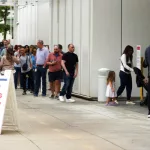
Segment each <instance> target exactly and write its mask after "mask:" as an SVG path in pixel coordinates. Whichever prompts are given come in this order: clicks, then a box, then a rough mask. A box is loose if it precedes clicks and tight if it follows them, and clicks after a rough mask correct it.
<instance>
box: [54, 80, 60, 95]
mask: <svg viewBox="0 0 150 150" xmlns="http://www.w3.org/2000/svg"><path fill="white" fill-rule="evenodd" d="M59 93H60V80H56V81H55V96H56V97H57V96H58V94H59Z"/></svg>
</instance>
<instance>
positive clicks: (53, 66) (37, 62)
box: [0, 40, 78, 102]
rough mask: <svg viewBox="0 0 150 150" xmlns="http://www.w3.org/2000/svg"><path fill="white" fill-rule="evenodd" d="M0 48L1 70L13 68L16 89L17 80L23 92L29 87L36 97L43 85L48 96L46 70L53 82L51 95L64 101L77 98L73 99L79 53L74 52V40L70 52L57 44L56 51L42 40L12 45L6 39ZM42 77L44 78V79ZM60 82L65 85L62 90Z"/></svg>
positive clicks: (51, 83)
mask: <svg viewBox="0 0 150 150" xmlns="http://www.w3.org/2000/svg"><path fill="white" fill-rule="evenodd" d="M3 43H4V48H1V55H0V56H1V62H0V66H1V70H2V71H5V70H14V83H15V88H16V89H17V85H18V81H19V82H20V88H22V89H23V93H22V94H23V95H26V94H27V90H30V92H31V93H33V94H34V96H35V97H38V96H39V89H40V87H41V88H42V96H43V97H45V96H47V87H46V85H47V83H46V82H47V81H46V79H47V77H46V76H47V70H48V77H49V83H50V90H51V95H50V98H55V99H59V100H60V101H61V102H63V101H65V99H64V96H65V95H66V102H75V100H73V99H71V93H72V88H73V84H74V80H75V78H76V77H77V74H78V56H77V55H76V54H75V53H74V50H75V47H74V45H73V44H69V45H68V52H67V53H64V52H63V51H62V48H63V47H62V45H60V44H58V45H55V46H54V51H53V52H51V53H50V52H49V50H48V48H46V47H45V46H44V42H43V41H42V40H39V41H38V42H37V47H35V46H30V47H29V46H28V45H26V46H21V45H16V46H15V47H14V48H12V46H10V44H9V43H8V41H7V40H4V41H3ZM41 79H42V80H41ZM61 82H64V86H63V88H62V90H61V92H60V88H61Z"/></svg>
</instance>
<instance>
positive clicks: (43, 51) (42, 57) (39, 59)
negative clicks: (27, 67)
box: [34, 40, 49, 97]
mask: <svg viewBox="0 0 150 150" xmlns="http://www.w3.org/2000/svg"><path fill="white" fill-rule="evenodd" d="M37 46H38V49H37V53H36V71H35V72H36V86H35V92H34V96H35V97H37V96H38V94H39V88H40V85H41V77H42V96H44V97H45V96H46V73H47V68H46V60H47V58H48V55H49V50H48V49H47V48H46V47H44V42H43V41H42V40H39V41H38V42H37Z"/></svg>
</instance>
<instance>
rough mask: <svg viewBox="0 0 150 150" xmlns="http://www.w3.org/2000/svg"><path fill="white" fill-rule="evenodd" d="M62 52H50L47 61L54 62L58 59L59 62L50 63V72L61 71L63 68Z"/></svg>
mask: <svg viewBox="0 0 150 150" xmlns="http://www.w3.org/2000/svg"><path fill="white" fill-rule="evenodd" d="M62 56H63V55H62V54H60V53H59V54H55V53H50V54H49V55H48V58H47V62H53V61H56V62H57V63H56V64H55V65H53V66H52V65H49V71H50V72H56V71H60V70H61V69H62V67H61V60H62Z"/></svg>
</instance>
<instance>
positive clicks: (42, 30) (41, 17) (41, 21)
mask: <svg viewBox="0 0 150 150" xmlns="http://www.w3.org/2000/svg"><path fill="white" fill-rule="evenodd" d="M37 16H38V22H37V23H38V35H37V38H38V39H42V40H43V41H44V43H45V44H49V2H47V1H39V2H38V15H37Z"/></svg>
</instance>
